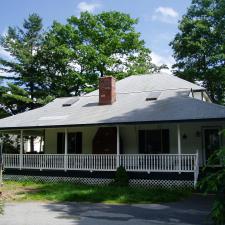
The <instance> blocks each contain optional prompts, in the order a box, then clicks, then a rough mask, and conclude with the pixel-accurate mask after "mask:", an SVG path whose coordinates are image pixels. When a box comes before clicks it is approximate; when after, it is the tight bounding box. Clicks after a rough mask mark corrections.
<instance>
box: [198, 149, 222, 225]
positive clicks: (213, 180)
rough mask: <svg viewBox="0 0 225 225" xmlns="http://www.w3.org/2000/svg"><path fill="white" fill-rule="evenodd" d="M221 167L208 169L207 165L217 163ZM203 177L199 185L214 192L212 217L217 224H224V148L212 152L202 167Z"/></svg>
mask: <svg viewBox="0 0 225 225" xmlns="http://www.w3.org/2000/svg"><path fill="white" fill-rule="evenodd" d="M218 163H221V165H222V167H221V168H218V169H217V170H216V171H215V170H213V171H209V172H208V166H210V165H218ZM203 172H204V173H205V176H204V178H203V179H202V180H201V181H200V183H199V187H200V188H201V189H202V190H204V191H205V192H206V193H212V192H213V193H216V198H215V201H214V204H213V209H212V212H211V214H212V218H213V220H214V222H215V224H217V225H224V224H225V148H224V149H221V150H218V151H216V152H215V153H214V154H212V155H211V156H210V158H209V160H208V162H207V165H206V166H205V167H204V169H203Z"/></svg>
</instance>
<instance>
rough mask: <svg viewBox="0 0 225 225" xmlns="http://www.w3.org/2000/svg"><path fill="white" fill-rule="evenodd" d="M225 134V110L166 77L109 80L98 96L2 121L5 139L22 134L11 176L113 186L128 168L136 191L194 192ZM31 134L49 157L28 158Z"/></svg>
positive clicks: (6, 157)
mask: <svg viewBox="0 0 225 225" xmlns="http://www.w3.org/2000/svg"><path fill="white" fill-rule="evenodd" d="M224 128H225V107H224V106H221V105H217V104H214V103H212V102H211V101H210V98H209V96H208V94H207V91H206V89H205V88H203V87H201V86H198V85H196V84H193V83H190V82H188V81H185V80H183V79H180V78H178V77H176V76H173V75H168V74H163V73H157V74H146V75H140V76H130V77H127V78H125V79H123V80H120V81H118V82H116V81H115V79H114V78H113V77H110V76H106V77H102V78H100V81H99V90H96V91H93V92H91V93H89V94H86V95H84V96H80V97H68V98H57V99H55V100H54V101H52V102H51V103H49V104H47V105H45V106H44V107H41V108H38V109H34V110H30V111H28V112H24V113H21V114H18V115H15V116H11V117H8V118H4V119H1V120H0V130H1V132H2V133H9V134H10V133H13V134H17V135H19V136H20V149H19V154H3V161H4V167H5V174H6V175H5V176H6V177H7V178H9V179H21V178H23V177H27V178H29V179H51V180H71V181H74V182H83V183H109V182H110V181H111V180H112V178H113V176H114V173H115V171H116V169H117V167H119V166H123V167H124V168H125V169H126V170H127V172H128V174H129V177H130V182H131V184H133V185H137V184H143V185H162V186H174V185H177V186H193V185H195V184H196V181H197V178H198V173H199V167H201V166H203V165H204V164H205V163H206V161H207V159H208V158H209V156H210V155H211V154H212V152H213V151H215V150H216V149H218V148H219V147H220V146H221V145H223V143H224V142H225V140H224V137H221V136H220V135H219V134H218V133H219V131H220V130H221V129H224ZM25 136H35V137H37V136H39V137H43V139H44V153H43V154H24V149H23V140H24V138H23V137H25Z"/></svg>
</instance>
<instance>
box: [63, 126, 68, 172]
mask: <svg viewBox="0 0 225 225" xmlns="http://www.w3.org/2000/svg"><path fill="white" fill-rule="evenodd" d="M67 154H68V132H67V128H65V151H64V170H65V171H67V167H68V160H67V159H68V158H67V157H68V155H67Z"/></svg>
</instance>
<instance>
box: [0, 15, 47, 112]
mask: <svg viewBox="0 0 225 225" xmlns="http://www.w3.org/2000/svg"><path fill="white" fill-rule="evenodd" d="M42 40H43V31H42V19H41V18H40V17H39V16H38V15H37V14H32V15H30V16H29V17H28V19H27V20H24V23H23V28H18V27H17V28H16V27H9V28H8V31H7V34H6V35H5V36H2V37H1V39H0V44H1V46H2V47H3V48H4V49H5V50H6V51H7V52H9V53H10V55H11V57H12V58H10V59H5V58H0V71H4V72H5V73H11V74H13V75H11V76H4V79H6V80H7V79H11V80H13V83H14V85H18V88H19V87H21V88H22V89H24V91H25V92H27V94H28V98H30V100H29V101H26V102H24V104H25V106H24V109H34V108H36V107H38V106H39V104H38V103H37V100H38V99H39V98H43V96H46V94H45V93H44V91H43V90H42V84H43V79H44V76H43V74H42V73H41V65H40V64H38V60H37V59H38V56H39V54H38V53H39V51H40V49H41V45H42ZM10 87H11V88H13V87H14V88H16V86H12V85H10ZM21 88H20V91H21V92H20V93H18V94H22V95H21V96H22V97H23V94H24V91H22V89H21ZM18 90H19V89H18ZM17 97H18V98H19V96H17Z"/></svg>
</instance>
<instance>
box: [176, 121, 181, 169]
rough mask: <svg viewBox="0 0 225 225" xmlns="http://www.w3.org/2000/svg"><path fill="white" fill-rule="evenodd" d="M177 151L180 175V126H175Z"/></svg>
mask: <svg viewBox="0 0 225 225" xmlns="http://www.w3.org/2000/svg"><path fill="white" fill-rule="evenodd" d="M177 150H178V159H179V173H181V139H180V124H177Z"/></svg>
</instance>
